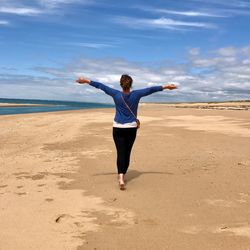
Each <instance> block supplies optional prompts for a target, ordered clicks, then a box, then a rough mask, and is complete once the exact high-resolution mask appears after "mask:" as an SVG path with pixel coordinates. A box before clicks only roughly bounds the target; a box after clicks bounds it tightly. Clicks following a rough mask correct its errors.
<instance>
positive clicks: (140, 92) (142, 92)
mask: <svg viewBox="0 0 250 250" xmlns="http://www.w3.org/2000/svg"><path fill="white" fill-rule="evenodd" d="M176 88H177V87H176V86H175V85H174V84H167V85H163V86H154V87H149V88H145V89H139V90H135V91H136V92H137V93H138V95H139V97H140V98H141V97H143V96H147V95H151V94H153V93H155V92H157V91H162V90H164V89H168V90H172V89H176Z"/></svg>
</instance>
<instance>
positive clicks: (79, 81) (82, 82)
mask: <svg viewBox="0 0 250 250" xmlns="http://www.w3.org/2000/svg"><path fill="white" fill-rule="evenodd" d="M76 82H78V83H79V84H84V83H88V84H89V83H90V82H91V81H90V80H89V79H87V78H84V77H79V78H78V79H77V80H76Z"/></svg>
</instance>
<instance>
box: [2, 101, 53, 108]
mask: <svg viewBox="0 0 250 250" xmlns="http://www.w3.org/2000/svg"><path fill="white" fill-rule="evenodd" d="M31 106H52V105H51V104H35V103H3V102H2V103H0V108H12V107H13V108H14V107H31Z"/></svg>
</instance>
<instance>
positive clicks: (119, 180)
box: [118, 174, 126, 190]
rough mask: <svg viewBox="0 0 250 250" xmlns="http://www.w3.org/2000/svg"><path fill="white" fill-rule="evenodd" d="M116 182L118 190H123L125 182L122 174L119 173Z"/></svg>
mask: <svg viewBox="0 0 250 250" xmlns="http://www.w3.org/2000/svg"><path fill="white" fill-rule="evenodd" d="M118 182H119V186H120V190H125V189H126V188H125V182H124V174H119V175H118Z"/></svg>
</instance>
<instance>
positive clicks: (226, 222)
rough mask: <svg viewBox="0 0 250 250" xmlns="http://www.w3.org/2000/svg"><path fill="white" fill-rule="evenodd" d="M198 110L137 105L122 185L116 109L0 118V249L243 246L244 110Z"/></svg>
mask: <svg viewBox="0 0 250 250" xmlns="http://www.w3.org/2000/svg"><path fill="white" fill-rule="evenodd" d="M230 105H231V104H230ZM230 105H229V106H230ZM198 106H199V105H198ZM198 106H196V107H186V106H185V107H178V108H177V107H173V106H169V105H167V104H142V105H141V106H140V109H139V119H140V121H141V128H140V129H139V130H138V133H137V139H136V142H135V145H134V148H133V152H132V155H131V163H130V168H129V171H128V173H127V175H126V181H127V184H126V187H127V189H126V190H125V191H120V190H119V188H118V183H117V174H116V163H115V162H116V150H115V146H114V143H113V140H112V121H113V117H114V109H112V108H110V109H92V110H75V111H61V112H49V113H33V114H19V115H4V116H0V127H1V130H0V140H1V146H0V211H1V212H0V222H1V231H0V249H3V250H13V249H19V250H27V249H29V250H33V249H34V250H38V249H46V250H50V249H51V250H54V249H60V250H64V249H65V250H69V249H70V250H73V249H77V250H88V249H92V250H93V249H99V250H117V249H120V250H127V249H130V250H131V249H133V250H141V249H143V250H152V249H153V250H154V249H155V250H163V249H171V250H179V249H182V250H183V249H184V250H186V249H187V250H188V249H190V250H196V249H197V250H201V249H202V250H211V249H220V250H221V249H223V250H224V249H225V250H235V249H241V250H247V249H249V246H250V220H249V218H250V212H249V211H250V182H249V174H250V153H249V152H250V113H249V110H246V109H242V110H234V109H226V108H225V109H215V108H211V109H209V108H208V109H207V108H206V109H205V108H199V107H198ZM230 107H231V106H230Z"/></svg>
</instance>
